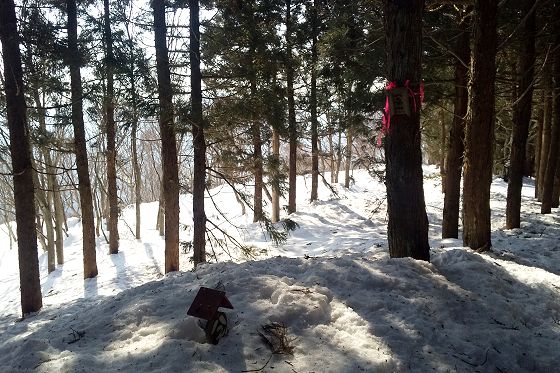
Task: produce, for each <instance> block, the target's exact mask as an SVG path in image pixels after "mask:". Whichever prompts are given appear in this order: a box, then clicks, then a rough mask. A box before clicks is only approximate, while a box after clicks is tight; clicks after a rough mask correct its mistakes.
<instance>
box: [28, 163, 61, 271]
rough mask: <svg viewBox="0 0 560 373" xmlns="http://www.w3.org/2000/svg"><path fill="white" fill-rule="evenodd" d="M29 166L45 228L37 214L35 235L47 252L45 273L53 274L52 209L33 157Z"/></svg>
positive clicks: (54, 266)
mask: <svg viewBox="0 0 560 373" xmlns="http://www.w3.org/2000/svg"><path fill="white" fill-rule="evenodd" d="M31 166H32V167H33V170H34V171H33V184H34V186H35V201H36V202H37V204H36V207H37V206H38V207H39V210H40V212H41V215H42V216H43V221H44V223H45V228H44V229H43V226H42V225H41V224H40V223H39V218H40V216H39V214H37V234H38V236H39V239H40V240H41V244H42V245H43V250H45V249H46V251H47V272H48V273H51V272H54V270H55V269H56V264H55V263H56V255H55V249H54V226H53V216H52V210H51V209H52V207H51V204H50V203H49V199H48V195H47V191H46V188H45V186H44V183H41V181H40V180H39V172H40V171H42V169H40V168H39V167H37V163H36V162H35V161H34V159H33V156H32V157H31ZM43 231H45V232H46V237H44V236H43V234H44V233H43Z"/></svg>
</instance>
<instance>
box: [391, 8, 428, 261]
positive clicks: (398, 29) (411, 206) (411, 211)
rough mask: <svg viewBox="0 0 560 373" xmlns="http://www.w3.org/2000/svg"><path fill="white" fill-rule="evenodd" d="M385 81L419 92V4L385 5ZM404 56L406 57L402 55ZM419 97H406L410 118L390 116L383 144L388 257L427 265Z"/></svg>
mask: <svg viewBox="0 0 560 373" xmlns="http://www.w3.org/2000/svg"><path fill="white" fill-rule="evenodd" d="M383 4H384V10H385V16H384V26H385V40H386V53H387V54H386V58H387V80H388V81H389V82H396V83H397V84H398V85H404V84H405V82H406V81H409V82H410V88H411V90H412V91H413V92H416V93H419V91H420V84H421V79H422V77H421V66H422V65H421V62H422V12H423V9H424V1H423V0H410V1H406V2H397V1H391V0H384V1H383ZM403 51H406V53H403ZM419 96H420V95H419V94H415V95H414V96H413V97H408V96H407V99H408V100H409V104H410V106H411V107H415V108H416V110H414V109H413V110H411V112H410V116H407V115H393V116H392V117H391V127H390V131H389V133H388V134H387V137H386V142H385V155H386V159H387V165H386V184H387V205H388V216H389V224H388V241H389V253H390V256H391V257H392V258H398V257H413V258H415V259H420V260H427V261H429V260H430V245H429V243H428V218H427V215H426V205H425V202H424V189H423V184H422V183H423V176H422V153H421V148H420V144H421V139H420V105H421V100H420V97H419Z"/></svg>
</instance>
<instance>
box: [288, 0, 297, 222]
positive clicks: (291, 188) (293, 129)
mask: <svg viewBox="0 0 560 373" xmlns="http://www.w3.org/2000/svg"><path fill="white" fill-rule="evenodd" d="M291 7H292V1H291V0H286V49H287V50H286V55H287V56H286V80H287V90H286V95H287V96H288V138H289V147H290V149H289V173H288V214H291V213H293V212H296V210H297V207H296V178H297V123H296V109H295V100H294V66H293V57H292V16H291V11H292V9H291Z"/></svg>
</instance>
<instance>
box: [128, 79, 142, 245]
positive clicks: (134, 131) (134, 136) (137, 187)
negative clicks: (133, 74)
mask: <svg viewBox="0 0 560 373" xmlns="http://www.w3.org/2000/svg"><path fill="white" fill-rule="evenodd" d="M133 80H134V79H133ZM132 92H133V93H132V94H133V97H136V90H135V88H134V83H132ZM132 101H133V106H134V107H133V109H132V110H133V112H134V114H133V118H132V128H131V139H130V141H131V152H132V168H133V172H134V204H135V207H136V208H135V213H136V214H135V218H136V219H135V220H136V224H135V232H134V233H135V236H136V239H137V240H139V239H140V238H141V230H140V228H141V214H140V207H141V205H142V189H141V188H142V177H141V174H140V164H139V163H138V115H137V113H136V110H137V109H136V100H135V99H134V98H133V99H132Z"/></svg>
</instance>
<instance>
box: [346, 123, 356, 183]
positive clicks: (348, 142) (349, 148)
mask: <svg viewBox="0 0 560 373" xmlns="http://www.w3.org/2000/svg"><path fill="white" fill-rule="evenodd" d="M353 142H354V130H353V129H352V126H350V127H348V129H347V130H346V152H345V154H344V158H345V159H344V187H345V188H346V189H348V188H350V169H351V168H352V145H353Z"/></svg>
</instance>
